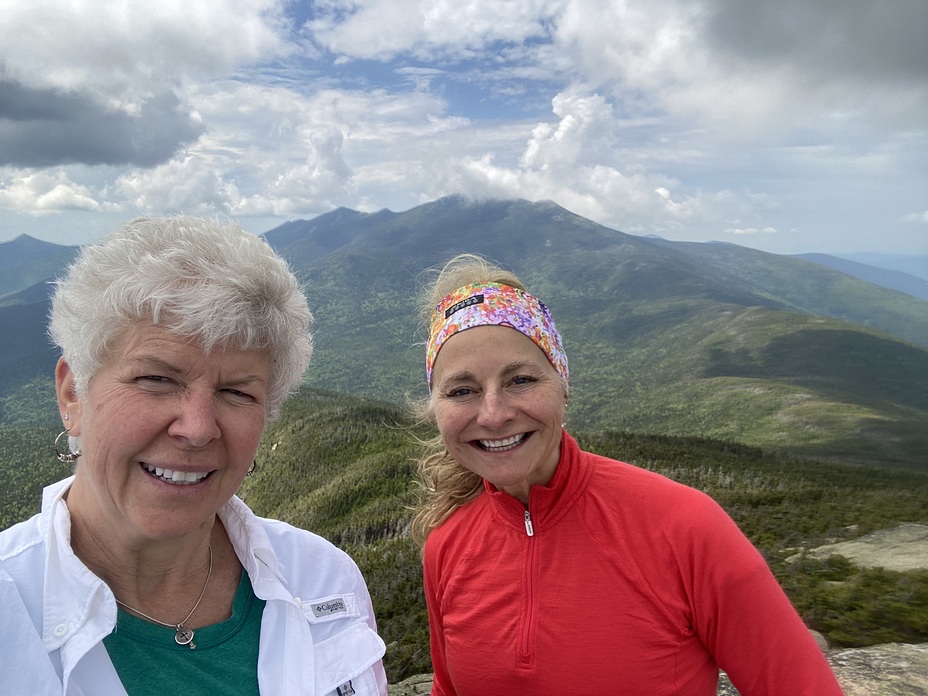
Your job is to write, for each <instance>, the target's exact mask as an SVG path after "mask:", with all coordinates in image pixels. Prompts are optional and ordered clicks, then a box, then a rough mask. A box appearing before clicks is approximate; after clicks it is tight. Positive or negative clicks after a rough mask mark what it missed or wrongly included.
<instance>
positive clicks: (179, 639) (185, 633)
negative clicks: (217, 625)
mask: <svg viewBox="0 0 928 696" xmlns="http://www.w3.org/2000/svg"><path fill="white" fill-rule="evenodd" d="M212 574H213V546H212V544H210V546H209V569H208V570H207V571H206V582H204V583H203V591H202V592H200V596H199V597H197V603H196V604H194V605H193V609H191V610H190V613H189V614H187V616H186V617H184V620H183V621H181V622H180V623H176V624H172V623H165V622H164V621H158V619H156V618H155V617H153V616H149V615H148V614H146V613H145V612H144V611H139V610H138V609H135V608H134V607H130V606H129V605H128V604H126V603H125V602H120V601H119V600H118V599H116V598H115V597H113V599H116V604H118V605H119V606H121V607H123V608H124V609H128V610H129V611H131V612H132V613H133V614H138V615H139V616H141V617H143V618H146V619H148V620H149V621H153V622H154V623H156V624H160V625H162V626H165V627H167V628H173V629H174V630H175V631H177V632H176V633H175V634H174V642H175V643H177V644H178V645H189V646H190V649H191V650H193V649H194V648H196V647H197V645H196V643H194V642H193V629H192V628H187V627H186V626H184V624H185V623H187V621H188V620H189V619H190V617H191V616H193V612H195V611H196V610H197V607H198V606H200V600H201V599H203V595H205V594H206V586H207V585H209V577H210V575H212Z"/></svg>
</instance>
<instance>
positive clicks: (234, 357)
mask: <svg viewBox="0 0 928 696" xmlns="http://www.w3.org/2000/svg"><path fill="white" fill-rule="evenodd" d="M268 376H269V366H268V360H267V357H266V356H265V355H264V354H263V353H259V352H255V351H243V350H236V349H227V350H217V351H214V352H212V353H209V354H207V353H204V352H203V351H202V350H201V349H200V348H199V347H198V346H197V345H196V344H195V343H191V342H190V341H189V340H187V339H185V338H183V337H181V336H178V335H177V334H173V333H171V332H170V331H167V330H166V329H164V328H162V327H159V326H155V325H153V324H150V323H147V322H142V323H139V324H135V325H133V326H130V327H129V328H128V329H127V330H126V332H125V333H124V334H123V336H122V337H121V339H120V340H119V341H118V343H117V344H116V345H115V346H113V348H112V350H111V351H110V353H109V356H108V357H107V359H106V360H105V362H104V363H103V365H102V366H101V368H100V369H99V370H98V371H97V372H96V374H94V376H93V377H92V379H91V380H90V384H89V386H88V389H87V393H86V395H85V398H78V397H76V396H75V395H74V389H73V374H72V373H71V372H70V369H69V367H68V366H67V364H66V363H65V362H63V361H62V362H60V363H59V366H58V370H57V372H56V378H57V385H58V393H59V402H60V405H61V407H62V409H63V411H66V412H67V413H68V414H69V416H70V422H71V423H72V424H73V425H72V428H71V434H72V435H76V436H78V437H80V442H81V452H82V456H81V459H80V461H79V463H78V466H77V470H76V477H75V481H74V484H73V486H72V487H71V490H70V491H69V493H68V507H69V509H70V511H71V513H72V516H73V517H74V518H75V520H76V521H77V522H78V523H87V524H89V525H91V527H93V528H94V529H96V530H97V531H98V532H101V531H103V530H106V529H109V530H110V532H109V533H110V534H114V535H117V536H120V535H127V536H126V541H127V542H128V543H135V542H139V541H142V540H145V539H148V540H155V539H167V538H178V537H182V536H184V535H185V534H186V533H189V532H191V531H193V530H195V529H197V528H199V527H201V526H202V525H203V524H204V523H208V522H209V521H210V520H211V519H212V516H213V515H214V514H215V513H216V511H217V510H218V509H219V508H220V507H221V506H222V505H223V504H225V503H226V502H227V501H228V500H229V499H230V498H231V497H232V495H233V494H234V493H235V491H236V490H237V489H238V487H239V485H240V484H241V482H242V480H243V478H244V477H245V473H246V472H247V471H248V468H249V467H250V466H251V463H252V460H253V459H254V455H255V452H256V451H257V448H258V442H259V440H260V438H261V433H262V431H263V428H264V421H265V398H266V389H267V383H268Z"/></svg>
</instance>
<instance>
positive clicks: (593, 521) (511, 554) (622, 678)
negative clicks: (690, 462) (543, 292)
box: [413, 255, 841, 696]
mask: <svg viewBox="0 0 928 696" xmlns="http://www.w3.org/2000/svg"><path fill="white" fill-rule="evenodd" d="M428 311H429V313H430V315H431V318H430V321H429V341H428V349H427V353H426V374H427V380H428V384H429V390H430V393H431V397H430V399H429V401H428V404H427V406H426V408H425V413H424V414H423V417H430V418H434V420H435V421H436V422H437V425H438V430H439V433H440V437H439V438H438V440H437V441H436V442H435V443H434V447H433V449H432V450H431V451H430V453H429V454H428V455H427V456H424V457H423V458H422V460H421V461H420V466H419V471H420V475H421V478H422V484H423V487H424V491H425V493H424V498H423V500H422V503H421V507H420V508H419V511H418V513H417V516H416V518H415V520H414V522H413V533H414V537H415V538H416V539H417V540H418V541H419V542H420V543H422V544H424V547H425V548H424V578H425V595H426V600H427V604H428V610H429V624H430V628H431V632H430V633H431V651H432V664H433V667H434V670H435V680H434V686H433V689H432V696H452V695H457V696H504V695H505V696H508V695H509V694H532V696H548V695H550V696H561V695H562V694H623V695H627V696H633V695H639V694H640V695H641V696H671V695H677V696H714V695H715V693H716V688H717V682H718V677H719V667H721V668H722V669H724V670H725V671H726V672H728V674H729V676H730V677H731V679H732V681H733V682H734V684H735V686H736V687H737V688H738V689H739V690H740V693H741V694H742V695H743V696H760V695H763V696H780V695H782V694H796V695H797V696H798V695H802V696H840V694H841V689H840V687H839V686H838V683H837V681H836V680H835V677H834V675H833V674H832V672H831V669H830V668H829V666H828V663H827V662H826V661H825V658H824V656H823V655H822V652H821V650H820V649H819V648H818V647H817V645H816V643H815V641H814V640H813V639H812V637H811V636H810V634H809V631H807V630H806V628H805V627H804V626H803V623H802V621H801V620H800V618H799V616H798V615H797V614H796V612H795V611H794V610H793V608H792V606H791V605H790V603H789V600H788V599H787V598H786V596H785V595H784V594H783V592H782V590H780V588H779V586H778V585H777V582H776V580H775V579H774V577H773V575H772V574H771V572H770V570H769V569H768V568H767V565H766V563H765V562H764V560H763V558H762V557H761V556H760V554H759V553H758V552H757V551H756V550H755V549H754V548H753V546H751V544H750V542H749V541H748V540H747V539H746V538H745V537H744V535H743V534H741V532H740V531H739V530H738V528H737V527H736V526H735V524H734V522H732V520H731V519H730V518H729V517H728V516H727V515H726V514H725V513H724V512H723V511H722V509H721V508H720V507H719V506H718V505H717V504H716V503H715V502H714V501H712V500H711V499H710V498H709V497H708V496H706V495H704V494H703V493H701V492H699V491H697V490H693V489H691V488H687V487H685V486H682V485H680V484H678V483H675V482H673V481H671V480H669V479H666V478H664V477H662V476H659V475H657V474H654V473H651V472H649V471H645V470H643V469H638V468H636V467H634V466H630V465H628V464H624V463H622V462H618V461H614V460H611V459H607V458H605V457H600V456H597V455H594V454H592V453H589V452H584V451H583V450H581V449H580V448H579V446H578V445H577V442H576V441H575V440H574V439H573V438H572V437H571V436H570V435H569V434H568V433H567V432H566V430H564V428H563V422H564V413H565V408H566V406H567V398H568V371H567V355H566V353H565V352H564V348H563V345H562V343H561V337H560V334H558V332H557V329H556V328H555V326H554V321H553V319H552V318H551V314H550V312H549V311H548V308H547V307H546V306H545V305H544V304H543V303H542V302H541V301H540V300H538V299H537V298H536V297H534V296H532V295H530V294H529V293H527V292H526V291H525V288H524V287H523V285H522V284H521V283H520V282H519V279H518V278H516V277H515V276H514V275H512V274H511V273H509V272H506V271H505V270H504V269H501V268H499V267H496V266H494V265H492V264H490V263H489V262H487V261H485V260H483V259H481V258H479V257H474V256H470V255H463V256H461V257H457V258H455V259H452V261H451V262H449V264H448V265H447V266H446V267H445V268H444V269H443V270H442V272H441V274H440V275H439V276H438V279H437V281H436V283H435V285H434V287H433V289H432V293H431V295H430V298H429V300H428Z"/></svg>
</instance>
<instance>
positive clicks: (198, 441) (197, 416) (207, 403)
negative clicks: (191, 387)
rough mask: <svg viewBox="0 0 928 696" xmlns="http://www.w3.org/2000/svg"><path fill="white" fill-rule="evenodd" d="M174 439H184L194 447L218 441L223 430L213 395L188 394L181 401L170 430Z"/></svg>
mask: <svg viewBox="0 0 928 696" xmlns="http://www.w3.org/2000/svg"><path fill="white" fill-rule="evenodd" d="M168 433H169V434H170V435H172V436H174V437H179V438H183V439H184V440H186V441H187V442H189V443H190V445H192V446H193V447H203V446H204V445H206V444H208V443H210V442H211V441H212V440H215V439H217V438H218V437H219V436H220V434H221V430H220V428H219V422H218V419H217V414H216V401H215V399H214V398H213V395H212V394H202V393H187V394H185V395H184V396H183V397H182V398H181V401H180V407H179V409H178V412H177V414H176V416H175V418H174V420H173V422H172V423H171V425H170V426H169V428H168Z"/></svg>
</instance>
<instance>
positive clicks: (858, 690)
mask: <svg viewBox="0 0 928 696" xmlns="http://www.w3.org/2000/svg"><path fill="white" fill-rule="evenodd" d="M828 662H829V663H830V664H831V666H832V668H833V669H834V671H835V675H836V676H837V677H838V681H839V682H840V683H841V687H842V688H843V689H844V693H845V694H846V696H877V695H881V696H882V695H885V696H892V695H893V694H898V695H899V696H928V643H923V644H920V645H907V644H904V643H888V644H886V645H874V646H872V647H869V648H850V649H847V650H834V651H831V652H829V653H828ZM431 689H432V675H431V674H422V675H419V676H416V677H410V678H409V679H406V680H405V681H402V682H400V683H399V684H394V685H392V686H390V688H389V694H390V696H420V695H422V694H428V693H430V691H431ZM718 696H738V692H737V690H735V688H734V687H733V686H732V685H731V682H730V681H729V680H728V678H727V677H726V676H725V675H722V678H721V679H720V680H719V690H718Z"/></svg>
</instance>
